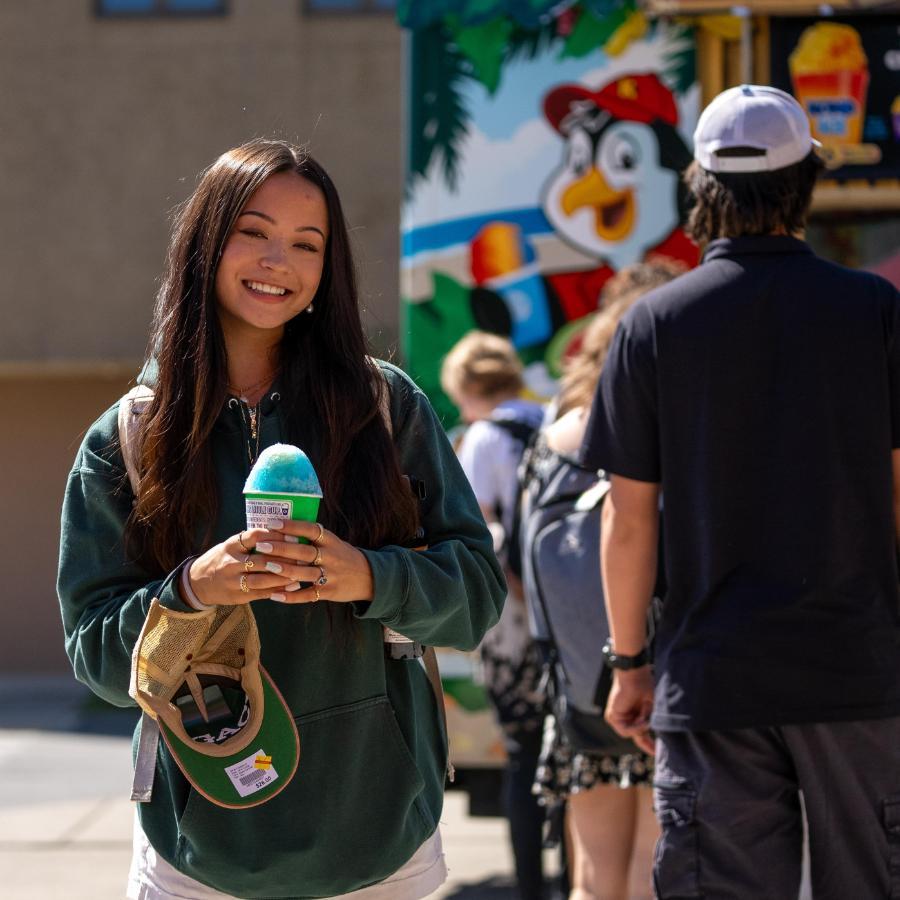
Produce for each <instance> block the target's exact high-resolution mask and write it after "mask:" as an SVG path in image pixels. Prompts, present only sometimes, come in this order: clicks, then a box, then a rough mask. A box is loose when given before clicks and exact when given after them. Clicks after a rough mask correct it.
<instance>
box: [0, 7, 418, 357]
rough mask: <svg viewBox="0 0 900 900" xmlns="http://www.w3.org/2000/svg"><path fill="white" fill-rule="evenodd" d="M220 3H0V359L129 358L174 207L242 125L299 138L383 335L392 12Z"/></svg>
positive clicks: (391, 271)
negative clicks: (192, 14) (171, 6)
mask: <svg viewBox="0 0 900 900" xmlns="http://www.w3.org/2000/svg"><path fill="white" fill-rule="evenodd" d="M229 6H230V12H229V14H228V15H226V16H216V17H203V18H188V19H184V18H178V17H168V18H161V19H143V18H139V19H128V20H123V19H103V18H97V17H96V16H95V15H94V13H93V9H94V5H93V2H92V0H40V3H3V4H0V48H2V49H0V83H2V84H4V85H6V89H5V90H4V91H2V92H0V134H2V138H0V171H2V172H3V173H4V177H3V178H0V224H2V230H3V234H4V241H3V242H2V244H0V269H2V271H3V273H4V278H3V282H4V285H3V294H2V296H3V306H4V307H5V308H6V309H7V311H8V314H7V315H5V316H4V317H3V318H4V321H3V326H2V328H0V360H32V359H47V358H51V359H79V360H85V359H107V358H110V357H116V358H129V357H137V356H139V355H140V354H141V353H142V352H143V349H144V346H145V343H146V330H147V323H148V321H149V315H150V308H151V303H152V299H153V295H154V292H155V289H156V278H157V276H158V274H159V272H160V269H161V266H162V261H163V255H164V249H165V244H166V239H167V233H168V219H169V213H170V211H171V209H172V207H173V206H174V205H175V204H176V203H178V202H179V201H181V200H183V199H184V198H185V197H186V196H187V194H188V193H189V192H190V191H191V189H192V188H193V186H194V184H195V179H196V175H197V173H198V172H199V171H200V170H201V169H202V168H203V167H204V166H206V165H208V164H209V163H210V162H211V161H212V160H213V159H214V158H215V157H216V156H217V155H218V154H219V153H221V152H222V151H223V150H225V149H227V148H228V147H230V146H234V145H235V144H238V143H240V142H242V141H244V140H246V139H248V138H250V137H254V136H257V135H264V136H277V137H285V138H289V139H292V140H297V141H307V140H309V141H310V142H311V145H312V150H313V153H314V154H315V155H316V156H317V157H318V158H319V159H320V160H321V161H322V162H323V163H324V164H325V166H326V168H328V169H329V171H330V172H331V174H332V176H333V177H334V179H335V181H336V183H337V185H338V188H339V190H340V191H341V194H342V198H343V199H344V202H345V204H346V211H347V215H348V219H349V221H350V224H351V227H352V228H353V229H354V231H353V233H354V236H355V239H356V248H357V250H358V255H359V258H360V263H361V269H362V276H363V277H362V283H363V285H364V287H365V290H366V298H367V302H366V305H367V306H369V307H371V309H372V318H371V320H370V324H371V325H375V323H376V321H378V322H381V323H382V328H383V330H384V335H383V337H382V342H385V341H387V342H389V341H390V340H392V339H393V338H394V337H395V335H396V323H397V287H396V286H397V269H398V264H397V259H398V229H399V209H398V207H399V202H400V195H401V181H402V171H401V157H400V146H401V134H400V131H401V125H400V71H401V57H400V38H401V32H400V29H399V27H398V26H397V25H396V23H395V21H394V20H393V18H391V17H390V16H383V15H368V16H346V15H344V16H321V15H319V16H312V17H311V16H308V15H307V16H304V15H302V14H301V4H300V3H299V2H298V0H231V3H230V4H229ZM9 313H12V314H9Z"/></svg>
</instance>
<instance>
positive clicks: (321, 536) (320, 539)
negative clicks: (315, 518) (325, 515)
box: [313, 522, 325, 547]
mask: <svg viewBox="0 0 900 900" xmlns="http://www.w3.org/2000/svg"><path fill="white" fill-rule="evenodd" d="M316 525H318V526H319V533H318V535H316V537H315V539H314V540H313V543H314V544H315V545H316V546H317V547H324V546H325V527H324V526H323V525H322V523H321V522H316Z"/></svg>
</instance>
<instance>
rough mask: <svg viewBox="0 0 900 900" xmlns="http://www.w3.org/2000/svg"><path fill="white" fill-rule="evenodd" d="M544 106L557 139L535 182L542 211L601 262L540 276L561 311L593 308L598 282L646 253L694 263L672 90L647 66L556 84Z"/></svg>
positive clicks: (685, 158) (684, 161) (684, 153)
mask: <svg viewBox="0 0 900 900" xmlns="http://www.w3.org/2000/svg"><path fill="white" fill-rule="evenodd" d="M544 115H545V116H546V117H547V120H548V121H549V122H550V124H551V125H552V126H553V127H554V129H555V130H556V131H557V132H558V133H559V134H560V136H561V137H562V138H563V139H564V141H565V147H564V151H563V156H562V161H561V164H560V166H559V167H558V168H557V169H556V170H555V171H554V172H553V173H552V174H551V175H550V177H549V178H548V180H547V181H546V182H545V184H544V187H543V191H542V195H541V206H542V208H543V210H544V215H545V216H546V217H547V219H548V221H549V222H550V224H551V225H552V226H553V229H554V231H555V232H556V234H557V235H558V236H559V237H560V238H561V239H562V240H563V241H564V242H565V243H567V244H569V245H570V246H572V247H574V248H576V249H577V250H580V251H581V252H583V253H586V254H588V255H589V256H593V257H595V258H597V259H598V260H603V262H604V263H605V265H603V266H600V267H598V268H596V269H592V270H588V271H587V272H575V273H558V274H550V275H548V276H547V279H548V281H549V284H550V286H551V287H552V289H553V291H554V293H555V294H556V295H557V298H558V300H559V302H560V304H561V305H562V307H563V310H564V312H565V318H566V319H574V318H579V317H580V316H583V315H586V314H587V313H589V312H592V311H594V310H595V309H596V308H597V299H598V294H599V290H600V288H602V286H603V283H604V282H605V281H606V280H607V278H609V277H610V275H612V274H613V272H615V271H618V270H619V269H622V268H624V267H625V266H629V265H632V264H633V263H636V262H639V261H640V260H642V259H646V258H648V257H654V256H665V257H668V258H670V259H675V260H678V261H680V262H683V263H684V264H685V265H687V266H694V265H696V264H697V262H698V261H699V251H698V249H697V246H696V244H694V243H693V241H691V240H690V238H688V237H687V235H686V234H685V233H684V231H683V230H682V228H681V223H682V221H683V220H684V218H685V216H686V212H687V209H686V194H685V190H684V187H683V185H682V183H681V173H682V172H683V171H684V169H685V168H686V167H687V165H688V164H689V163H690V161H691V153H690V151H689V150H688V148H687V146H686V145H685V143H684V141H683V140H682V138H681V135H679V133H678V130H677V127H676V126H677V125H678V107H677V106H676V104H675V98H674V97H673V96H672V92H671V91H670V90H669V89H668V88H667V87H666V86H665V85H664V84H663V83H662V82H661V81H660V80H659V78H658V77H657V76H656V75H654V74H652V73H650V74H634V75H627V76H624V77H621V78H617V79H616V80H615V81H612V82H610V83H609V84H607V85H605V86H604V87H602V88H601V89H600V90H598V91H590V90H588V89H587V88H585V87H582V86H581V85H574V84H567V85H562V86H560V87H557V88H554V89H553V90H552V91H550V92H549V93H548V94H547V95H546V97H545V98H544Z"/></svg>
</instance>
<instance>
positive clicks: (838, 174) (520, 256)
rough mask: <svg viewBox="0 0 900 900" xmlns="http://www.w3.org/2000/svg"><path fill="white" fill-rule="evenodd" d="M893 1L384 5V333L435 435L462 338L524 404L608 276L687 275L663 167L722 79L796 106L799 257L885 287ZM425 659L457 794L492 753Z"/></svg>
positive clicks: (457, 673)
mask: <svg viewBox="0 0 900 900" xmlns="http://www.w3.org/2000/svg"><path fill="white" fill-rule="evenodd" d="M451 7H452V9H451ZM898 11H900V4H890V5H888V4H885V3H883V2H881V3H875V2H871V0H853V2H849V0H835V2H832V3H831V4H829V5H828V6H827V7H825V6H823V5H821V4H816V3H809V2H799V0H782V2H775V0H759V2H749V3H745V4H743V5H740V6H733V5H730V4H728V3H721V2H715V0H647V2H640V3H639V2H634V0H625V2H619V3H614V2H613V3H611V2H609V0H580V2H571V3H565V2H563V3H560V2H559V0H547V2H545V3H541V2H539V0H530V2H529V3H513V2H509V0H494V2H493V3H492V2H490V0H477V2H476V0H472V2H466V0H460V2H456V3H449V4H448V3H436V2H435V3H430V2H422V3H414V4H407V5H405V6H404V7H402V10H401V12H400V14H399V15H400V20H401V24H402V25H404V26H405V27H406V28H407V29H408V41H407V79H406V98H405V99H406V106H407V141H406V145H407V160H406V198H405V203H404V210H403V219H402V251H401V294H402V301H401V304H402V313H401V333H402V336H403V351H404V362H405V365H406V367H407V369H408V371H409V372H410V374H411V375H412V376H413V377H414V378H415V379H416V381H417V382H418V384H419V385H420V386H421V387H422V388H423V390H425V391H426V393H428V394H429V396H430V398H431V400H432V402H433V404H434V406H435V408H436V409H437V410H438V412H439V414H440V415H441V416H442V417H443V419H444V422H445V424H446V425H447V426H448V427H450V426H453V425H454V424H455V423H456V422H457V415H456V410H455V409H454V407H453V406H452V404H451V403H450V401H449V399H448V398H447V397H446V396H444V394H443V392H442V391H441V388H440V383H439V371H440V363H441V360H442V359H443V356H444V355H445V354H446V353H447V351H448V350H449V349H450V348H451V347H452V346H453V344H454V343H455V342H456V341H457V340H459V338H461V337H462V336H463V335H464V334H465V333H466V332H468V331H470V330H472V329H475V328H478V329H482V330H487V331H492V332H496V333H500V334H503V335H505V336H508V337H509V338H510V340H511V341H512V342H513V344H514V345H515V347H516V349H517V350H518V352H519V354H520V356H521V358H522V360H523V363H524V364H525V373H526V382H527V387H528V390H529V392H530V393H531V394H532V395H533V396H535V397H543V398H546V397H549V396H550V395H552V393H553V391H554V390H555V385H556V380H557V379H558V377H559V375H560V373H561V371H562V368H563V366H564V365H565V361H566V360H567V359H568V358H569V357H570V356H571V355H572V353H574V352H575V351H576V350H577V349H578V347H579V345H580V338H581V334H582V333H583V330H584V328H585V326H586V324H587V323H588V322H589V321H590V319H591V316H592V315H593V314H594V313H595V312H596V310H597V309H598V307H599V306H600V305H601V304H602V291H603V284H604V283H605V282H606V280H607V279H608V278H609V277H611V276H612V275H613V274H614V273H615V272H616V271H617V270H619V269H621V268H623V267H625V266H627V265H630V264H632V263H634V262H638V261H640V260H645V259H652V258H654V257H660V256H662V257H667V258H669V259H672V260H675V261H676V262H677V263H680V264H681V265H683V266H685V267H689V266H693V265H696V264H697V262H698V261H699V251H698V248H696V247H695V246H694V245H693V243H692V242H691V241H689V240H688V239H687V237H686V236H685V234H684V232H683V230H682V225H683V222H684V218H685V212H686V207H685V202H684V200H685V198H684V195H683V191H682V188H681V183H680V178H679V175H680V171H681V170H682V169H683V167H684V166H685V165H686V164H687V161H689V160H690V155H691V138H692V134H693V130H694V127H695V125H696V122H697V118H698V116H699V114H700V111H701V110H702V108H703V107H704V106H705V104H706V103H707V102H708V101H709V100H710V99H712V97H714V96H715V95H716V94H718V93H719V92H720V91H722V90H723V89H725V88H726V87H730V86H732V85H736V84H741V83H746V82H756V83H768V84H773V85H775V86H777V87H780V88H782V89H784V90H786V91H789V92H791V93H792V94H794V95H795V96H796V97H797V99H798V100H799V101H800V103H801V104H802V105H803V106H804V108H805V109H806V111H807V113H808V115H809V117H810V122H811V125H812V129H813V133H814V134H815V136H816V138H817V139H818V140H819V141H820V142H821V144H822V153H823V155H824V157H825V160H826V163H827V171H826V173H825V175H824V177H823V178H822V180H821V183H820V184H819V185H818V187H817V189H816V192H815V198H814V205H813V212H812V218H811V221H810V225H809V229H808V234H807V237H808V240H809V241H810V243H811V244H812V245H813V247H814V248H815V250H816V251H817V252H818V253H820V254H821V255H823V256H825V257H827V258H831V259H834V260H836V261H838V262H841V263H844V264H846V265H850V266H854V267H857V268H867V269H871V270H873V271H877V272H879V273H880V274H882V275H884V276H886V277H888V278H889V279H891V280H893V281H894V283H895V284H900V20H898V17H897V15H896V13H897V12H898ZM826 13H827V14H826ZM601 121H602V122H603V125H604V130H603V131H602V134H604V135H605V134H608V135H610V137H609V138H608V139H607V138H601V139H599V141H598V142H597V146H596V147H593V148H591V147H585V146H582V144H581V143H579V135H580V134H581V133H583V131H584V130H585V129H579V128H577V127H573V125H577V124H579V123H583V124H585V126H586V128H587V130H588V131H590V126H591V123H594V124H596V123H598V122H601ZM608 123H612V124H614V125H615V128H609V129H606V128H605V126H606V125H607V124H608ZM595 131H597V132H600V128H599V126H598V127H597V128H596V129H595ZM598 652H599V648H598ZM441 665H442V668H443V672H444V680H445V686H446V688H447V695H448V716H449V721H450V730H451V755H452V756H453V758H454V761H455V764H456V766H457V768H458V769H459V770H460V771H461V773H462V777H461V782H462V784H463V786H466V781H467V778H468V779H469V782H468V784H469V786H471V785H473V784H474V785H477V786H478V787H479V789H481V788H484V787H485V785H488V784H489V783H490V777H489V776H490V775H491V773H496V772H497V770H498V769H499V767H501V766H502V764H503V751H502V741H501V739H500V735H499V731H498V729H497V728H496V726H495V725H494V723H493V719H492V716H491V711H490V709H489V707H488V703H487V700H486V696H485V693H484V687H483V685H481V684H480V682H479V678H478V662H477V654H469V655H464V654H456V653H452V654H451V653H447V652H445V653H442V656H441Z"/></svg>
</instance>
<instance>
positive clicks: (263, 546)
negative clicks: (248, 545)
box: [256, 541, 275, 553]
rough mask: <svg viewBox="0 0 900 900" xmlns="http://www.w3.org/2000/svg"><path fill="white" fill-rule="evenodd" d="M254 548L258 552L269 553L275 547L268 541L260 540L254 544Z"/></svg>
mask: <svg viewBox="0 0 900 900" xmlns="http://www.w3.org/2000/svg"><path fill="white" fill-rule="evenodd" d="M256 549H257V550H259V552H260V553H271V552H272V551H273V550H274V549H275V548H274V547H273V546H272V545H271V544H270V543H269V542H268V541H260V542H259V543H258V544H257V545H256Z"/></svg>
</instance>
